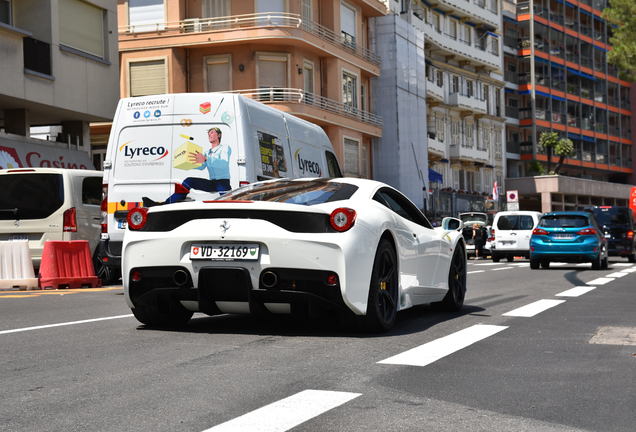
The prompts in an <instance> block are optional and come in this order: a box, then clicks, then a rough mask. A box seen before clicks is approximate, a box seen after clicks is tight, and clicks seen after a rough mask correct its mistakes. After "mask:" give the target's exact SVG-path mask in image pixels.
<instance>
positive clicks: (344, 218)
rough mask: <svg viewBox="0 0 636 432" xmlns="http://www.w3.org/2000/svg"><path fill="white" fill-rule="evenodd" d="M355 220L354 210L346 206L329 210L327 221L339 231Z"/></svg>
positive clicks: (350, 225)
mask: <svg viewBox="0 0 636 432" xmlns="http://www.w3.org/2000/svg"><path fill="white" fill-rule="evenodd" d="M355 222H356V211H355V210H353V209H350V208H347V207H340V208H337V209H335V210H334V211H332V212H331V215H330V216H329V223H330V224H331V227H332V228H333V229H335V230H336V231H339V232H344V231H347V230H348V229H350V228H351V227H352V226H353V224H354V223H355Z"/></svg>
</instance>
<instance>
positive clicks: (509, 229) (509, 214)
mask: <svg viewBox="0 0 636 432" xmlns="http://www.w3.org/2000/svg"><path fill="white" fill-rule="evenodd" d="M542 214H543V213H541V212H537V211H527V210H520V211H501V212H499V213H497V214H496V215H495V219H494V220H493V223H492V230H491V231H492V233H491V235H492V236H494V238H495V240H494V242H492V243H491V248H492V249H491V251H490V253H491V256H492V260H493V261H494V262H499V260H500V259H501V258H507V259H508V261H512V260H514V257H516V256H522V257H526V258H529V257H530V236H532V230H534V229H535V228H536V227H537V224H538V223H539V219H541V215H542Z"/></svg>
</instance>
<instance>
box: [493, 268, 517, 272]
mask: <svg viewBox="0 0 636 432" xmlns="http://www.w3.org/2000/svg"><path fill="white" fill-rule="evenodd" d="M511 268H514V267H500V268H496V269H492V271H497V270H508V269H511Z"/></svg>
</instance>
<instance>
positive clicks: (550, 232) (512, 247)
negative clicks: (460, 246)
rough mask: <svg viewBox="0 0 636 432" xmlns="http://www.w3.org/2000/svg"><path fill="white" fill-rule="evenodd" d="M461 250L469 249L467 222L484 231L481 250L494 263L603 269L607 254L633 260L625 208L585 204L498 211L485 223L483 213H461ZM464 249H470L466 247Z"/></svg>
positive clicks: (635, 243) (630, 216)
mask: <svg viewBox="0 0 636 432" xmlns="http://www.w3.org/2000/svg"><path fill="white" fill-rule="evenodd" d="M459 217H460V219H462V221H463V222H464V227H463V235H464V238H465V239H466V244H467V250H469V251H471V252H472V251H474V241H473V239H472V238H471V236H474V234H473V226H475V225H476V224H477V225H479V226H481V227H483V228H482V229H484V230H485V231H487V232H488V237H489V241H488V243H487V244H486V246H485V247H484V249H483V250H484V253H485V254H489V255H490V256H491V257H492V260H493V261H494V262H499V261H500V260H501V259H502V258H506V259H507V260H508V261H513V260H514V258H515V257H524V258H527V259H529V260H530V267H531V268H533V269H536V268H539V267H543V268H548V267H549V266H550V262H568V263H574V262H590V263H591V264H592V268H594V269H602V268H606V267H607V258H608V257H609V256H618V257H624V258H627V259H628V260H629V262H636V239H635V238H634V229H635V226H636V222H635V220H636V219H635V217H636V216H635V215H634V213H633V211H632V210H631V209H630V208H628V207H617V206H589V207H587V208H585V209H584V210H582V211H560V212H550V213H545V214H542V213H540V212H536V211H502V212H498V213H496V214H495V216H494V219H493V222H492V225H491V226H488V225H487V220H488V219H487V217H488V215H487V214H486V213H461V214H460V215H459ZM469 248H470V249H469Z"/></svg>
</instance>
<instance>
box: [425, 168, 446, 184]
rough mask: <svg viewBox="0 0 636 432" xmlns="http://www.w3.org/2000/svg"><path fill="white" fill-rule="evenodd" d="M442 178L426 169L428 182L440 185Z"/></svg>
mask: <svg viewBox="0 0 636 432" xmlns="http://www.w3.org/2000/svg"><path fill="white" fill-rule="evenodd" d="M443 179H444V177H443V176H442V175H441V174H440V173H438V172H437V171H435V170H434V169H432V168H429V169H428V181H429V182H431V183H442V182H443Z"/></svg>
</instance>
